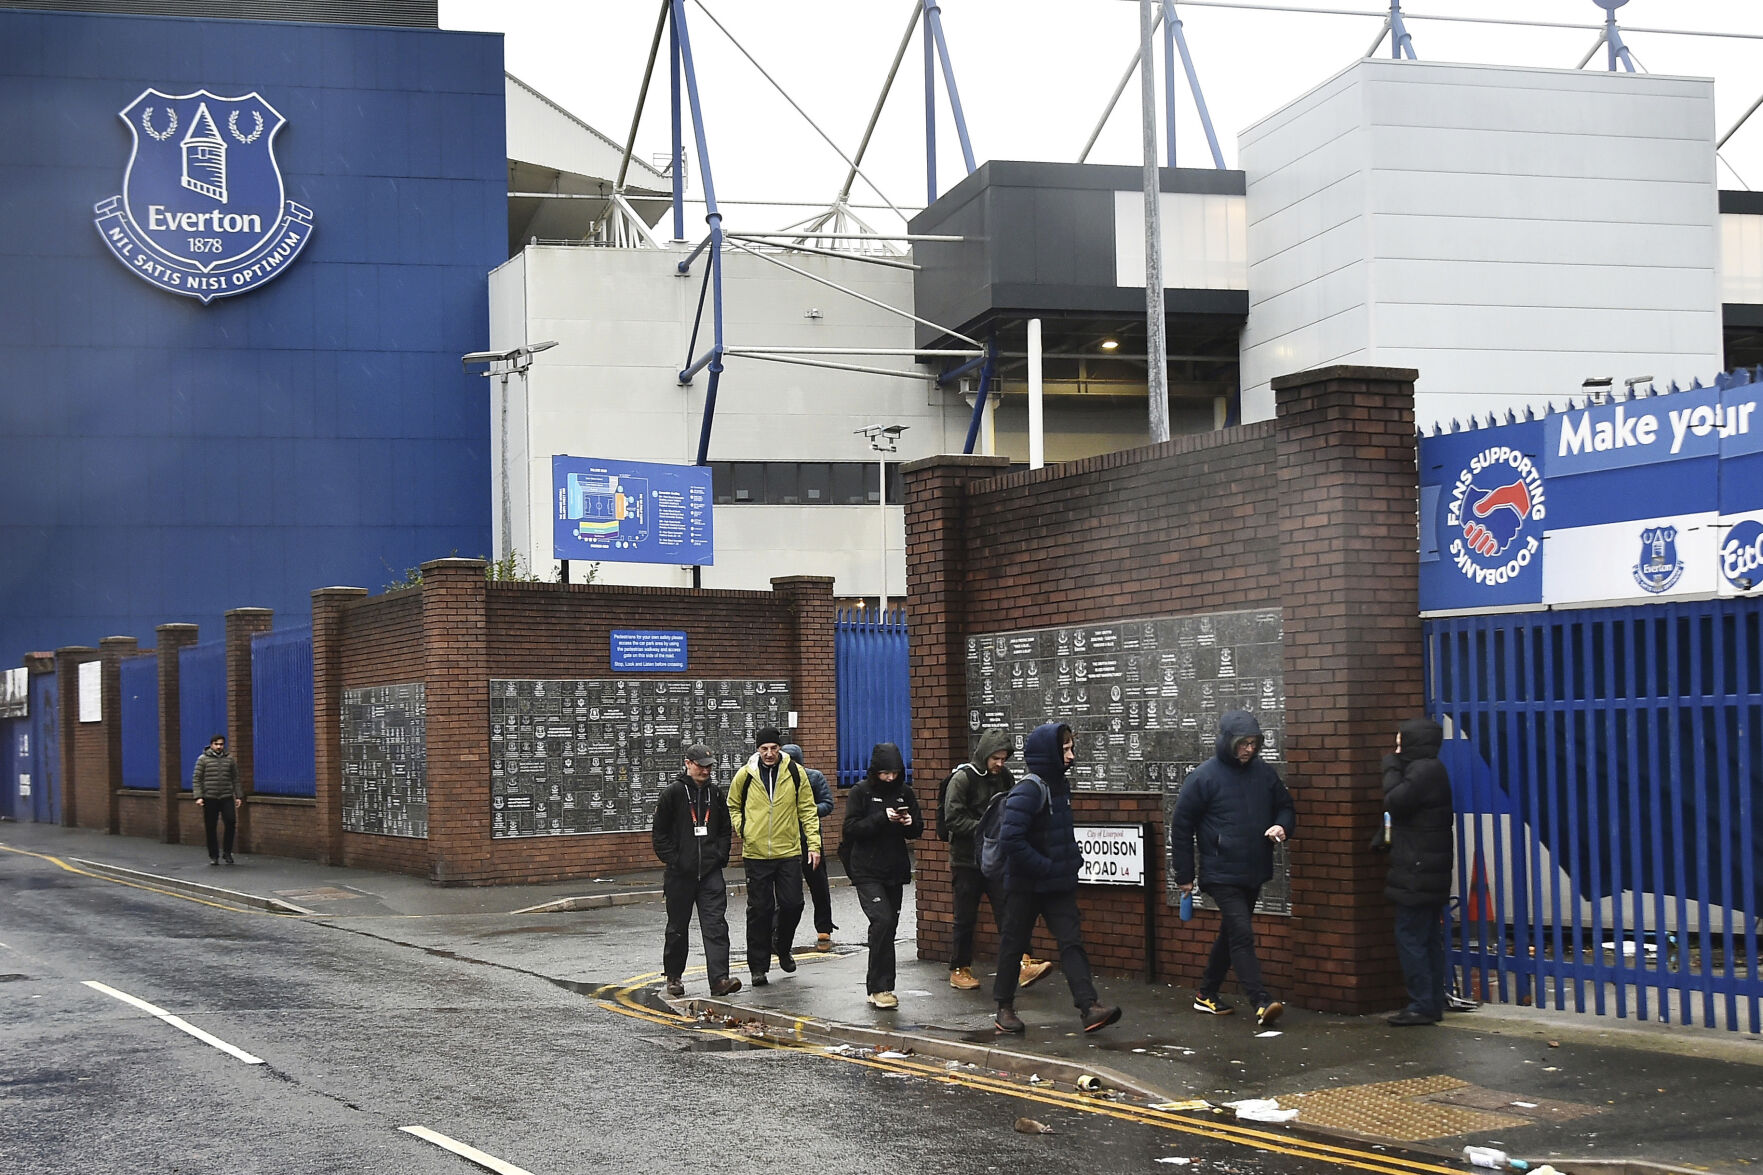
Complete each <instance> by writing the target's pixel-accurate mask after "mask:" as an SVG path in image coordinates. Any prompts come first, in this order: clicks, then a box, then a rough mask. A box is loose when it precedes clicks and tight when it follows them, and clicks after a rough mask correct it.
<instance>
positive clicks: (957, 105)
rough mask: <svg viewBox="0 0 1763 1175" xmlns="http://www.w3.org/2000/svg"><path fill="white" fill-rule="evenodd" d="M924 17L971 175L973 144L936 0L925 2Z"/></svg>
mask: <svg viewBox="0 0 1763 1175" xmlns="http://www.w3.org/2000/svg"><path fill="white" fill-rule="evenodd" d="M924 15H925V18H926V19H927V20H929V21H930V28H931V31H932V32H933V33H935V34H936V39H937V56H939V57H941V58H942V59H943V86H944V88H945V89H947V90H948V91H949V112H950V113H951V114H953V115H954V116H955V134H956V136H957V137H958V138H960V140H961V159H962V161H963V162H964V163H966V164H967V174H968V175H972V174H973V173H974V170H975V169H976V168H977V166H978V165H977V164H975V163H974V161H973V143H972V142H971V141H970V140H969V139H968V137H967V115H965V114H964V113H962V110H961V91H960V90H959V89H957V88H956V86H955V65H954V63H953V62H952V61H950V60H949V42H948V41H947V40H946V39H945V38H944V37H943V10H942V9H941V8H940V7H938V5H937V0H925V5H924Z"/></svg>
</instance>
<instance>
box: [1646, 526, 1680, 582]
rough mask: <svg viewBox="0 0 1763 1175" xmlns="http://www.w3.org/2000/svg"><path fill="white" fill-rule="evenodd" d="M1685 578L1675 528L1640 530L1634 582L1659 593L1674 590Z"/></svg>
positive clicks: (1664, 527)
mask: <svg viewBox="0 0 1763 1175" xmlns="http://www.w3.org/2000/svg"><path fill="white" fill-rule="evenodd" d="M1682 578H1683V558H1682V556H1680V555H1679V554H1678V553H1677V528H1676V527H1675V526H1649V527H1647V528H1646V529H1645V530H1642V531H1641V557H1640V559H1639V560H1638V561H1637V562H1636V563H1635V565H1634V581H1635V582H1636V583H1638V584H1640V585H1641V588H1642V589H1643V590H1645V591H1649V592H1653V593H1654V594H1657V593H1659V592H1664V591H1669V590H1671V585H1673V584H1675V583H1676V582H1677V581H1678V580H1680V579H1682Z"/></svg>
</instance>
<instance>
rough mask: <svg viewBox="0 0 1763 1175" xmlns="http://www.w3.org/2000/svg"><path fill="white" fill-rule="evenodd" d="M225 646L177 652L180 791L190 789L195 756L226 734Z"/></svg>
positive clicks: (215, 644) (212, 643)
mask: <svg viewBox="0 0 1763 1175" xmlns="http://www.w3.org/2000/svg"><path fill="white" fill-rule="evenodd" d="M226 717H227V715H226V642H225V641H209V642H208V643H206V644H200V645H189V646H187V647H185V648H182V649H179V650H178V725H179V734H180V737H179V739H178V742H179V744H180V745H179V747H178V751H179V756H178V759H179V763H180V764H181V770H180V772H179V775H178V787H179V788H181V789H183V790H184V791H188V790H189V789H190V774H191V772H193V771H195V769H196V756H197V755H200V754H201V753H202V752H203V751H205V750H207V749H208V740H209V739H210V738H212V737H214V736H215V735H217V734H225V733H226Z"/></svg>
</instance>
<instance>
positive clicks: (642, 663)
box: [612, 628, 686, 673]
mask: <svg viewBox="0 0 1763 1175" xmlns="http://www.w3.org/2000/svg"><path fill="white" fill-rule="evenodd" d="M612 671H613V672H614V673H643V672H650V673H684V672H685V671H686V634H685V633H683V632H671V631H666V630H649V629H628V628H615V629H613V630H612Z"/></svg>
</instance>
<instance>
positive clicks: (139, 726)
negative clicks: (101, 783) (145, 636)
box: [119, 657, 159, 791]
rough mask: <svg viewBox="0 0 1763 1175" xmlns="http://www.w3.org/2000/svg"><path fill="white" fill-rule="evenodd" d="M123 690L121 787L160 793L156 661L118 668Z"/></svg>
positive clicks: (128, 662) (145, 660)
mask: <svg viewBox="0 0 1763 1175" xmlns="http://www.w3.org/2000/svg"><path fill="white" fill-rule="evenodd" d="M119 671H120V674H121V678H120V680H121V686H122V706H121V709H120V711H119V715H120V717H121V721H122V785H123V786H124V787H131V788H138V789H140V790H142V791H158V790H159V658H158V657H131V658H129V659H128V660H126V661H124V662H123V663H122V664H121V666H119Z"/></svg>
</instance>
